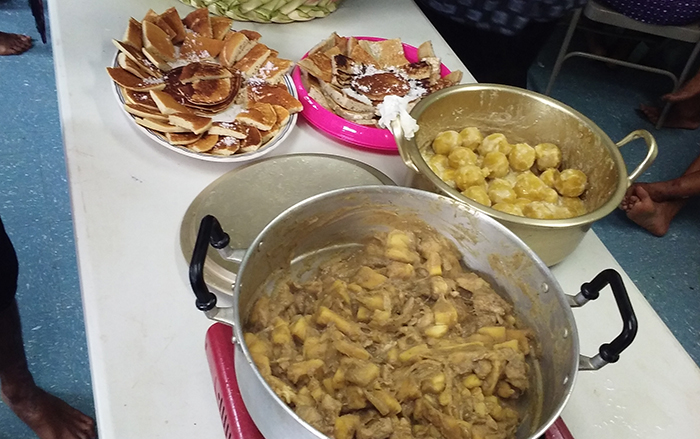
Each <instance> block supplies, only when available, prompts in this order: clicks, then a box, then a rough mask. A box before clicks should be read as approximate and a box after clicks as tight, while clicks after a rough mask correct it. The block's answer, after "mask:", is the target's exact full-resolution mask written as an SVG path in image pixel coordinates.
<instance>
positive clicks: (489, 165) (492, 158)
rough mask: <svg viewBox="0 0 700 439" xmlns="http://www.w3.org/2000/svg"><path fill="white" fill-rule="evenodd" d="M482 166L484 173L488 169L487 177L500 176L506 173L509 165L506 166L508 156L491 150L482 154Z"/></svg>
mask: <svg viewBox="0 0 700 439" xmlns="http://www.w3.org/2000/svg"><path fill="white" fill-rule="evenodd" d="M481 166H482V167H483V168H484V173H485V174H486V170H488V175H487V176H488V177H491V178H501V177H505V176H506V175H508V172H509V171H510V167H509V166H508V157H506V155H505V154H503V153H502V152H500V151H492V152H490V153H488V154H486V155H485V156H484V161H483V162H482V163H481Z"/></svg>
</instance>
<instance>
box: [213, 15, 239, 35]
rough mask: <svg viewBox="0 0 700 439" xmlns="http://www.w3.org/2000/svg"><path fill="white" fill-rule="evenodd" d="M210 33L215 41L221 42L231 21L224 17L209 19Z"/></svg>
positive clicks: (229, 28)
mask: <svg viewBox="0 0 700 439" xmlns="http://www.w3.org/2000/svg"><path fill="white" fill-rule="evenodd" d="M209 20H210V22H211V33H212V35H213V37H214V39H215V40H223V39H224V37H225V36H226V34H227V33H228V31H229V30H231V24H233V20H231V19H230V18H226V17H211V18H210V19H209Z"/></svg>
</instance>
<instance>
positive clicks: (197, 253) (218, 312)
mask: <svg viewBox="0 0 700 439" xmlns="http://www.w3.org/2000/svg"><path fill="white" fill-rule="evenodd" d="M229 241H230V238H229V236H228V234H226V232H224V230H223V229H222V228H221V224H219V221H218V220H217V219H216V218H215V217H214V216H212V215H206V216H205V217H204V218H202V221H201V222H200V223H199V231H198V232H197V241H196V242H195V245H194V250H193V251H192V259H191V260H190V285H191V286H192V291H193V292H194V295H195V296H196V297H197V300H196V301H195V304H196V305H197V309H199V310H200V311H204V314H205V315H206V316H207V317H209V318H210V319H212V320H216V321H219V322H222V323H226V324H228V325H231V326H233V308H219V307H217V306H216V295H214V294H213V293H212V292H211V291H209V288H208V287H207V284H206V283H205V282H204V261H205V260H206V258H207V249H208V248H209V244H211V246H212V247H214V248H216V249H218V250H221V249H224V248H226V247H227V246H228V244H229Z"/></svg>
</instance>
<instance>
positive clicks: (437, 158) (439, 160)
mask: <svg viewBox="0 0 700 439" xmlns="http://www.w3.org/2000/svg"><path fill="white" fill-rule="evenodd" d="M428 166H429V167H430V169H432V171H433V172H434V173H436V174H438V175H439V174H440V172H442V171H444V170H445V169H447V168H449V167H450V164H449V162H448V160H447V156H445V155H442V154H435V155H434V156H432V157H430V158H429V159H428Z"/></svg>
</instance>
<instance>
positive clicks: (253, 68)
mask: <svg viewBox="0 0 700 439" xmlns="http://www.w3.org/2000/svg"><path fill="white" fill-rule="evenodd" d="M232 22H233V21H232V20H231V19H229V18H225V17H211V16H210V15H209V11H208V10H207V9H206V8H200V9H196V10H194V11H192V12H191V13H189V14H188V15H187V16H186V17H185V18H183V19H181V18H180V16H179V15H178V13H177V10H176V9H175V8H170V9H168V10H167V11H165V12H164V13H162V14H157V13H155V12H154V11H152V10H149V11H148V13H147V14H146V16H145V17H144V18H143V20H141V21H138V20H136V19H134V18H130V19H129V23H128V25H127V29H126V32H125V34H124V37H123V38H122V40H121V41H118V40H113V42H114V45H115V46H116V47H117V49H118V50H119V54H118V55H117V64H118V66H117V67H108V68H107V73H108V74H109V76H110V78H112V80H113V81H114V82H115V84H117V85H118V86H119V89H120V92H121V95H122V97H123V99H124V109H125V110H126V111H127V112H128V113H129V114H131V115H132V116H133V117H134V121H135V122H136V123H137V124H139V125H141V126H143V127H145V128H148V129H149V130H151V131H153V132H155V133H158V134H159V135H160V137H161V138H162V139H163V140H165V141H167V142H169V143H170V144H172V145H177V146H180V147H182V148H187V149H190V150H192V151H195V152H197V153H201V154H211V155H220V156H229V155H233V154H241V153H245V152H253V151H256V150H258V149H260V148H262V147H264V146H265V145H266V144H267V143H268V142H270V141H271V140H272V139H274V138H275V136H276V135H277V134H278V133H279V132H280V131H281V130H282V128H283V127H284V126H285V125H286V124H287V123H288V122H289V119H290V114H294V113H298V112H300V111H301V110H302V106H301V102H299V101H298V100H297V99H296V98H295V97H294V96H293V95H292V94H290V92H289V89H288V88H287V86H286V85H284V82H283V77H284V75H285V74H287V73H288V72H289V70H290V69H291V68H292V66H293V63H292V61H290V60H287V59H282V58H279V57H278V52H277V51H276V50H273V49H271V48H269V47H267V46H266V45H264V44H262V43H260V42H259V40H260V39H261V35H260V34H259V33H257V32H255V31H249V30H240V31H235V30H232V29H231V24H232Z"/></svg>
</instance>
